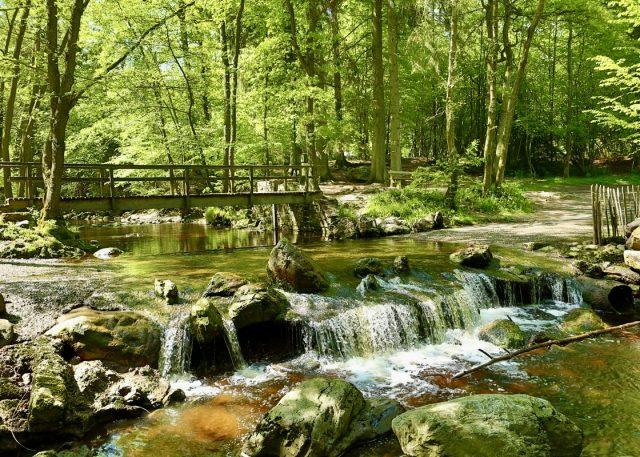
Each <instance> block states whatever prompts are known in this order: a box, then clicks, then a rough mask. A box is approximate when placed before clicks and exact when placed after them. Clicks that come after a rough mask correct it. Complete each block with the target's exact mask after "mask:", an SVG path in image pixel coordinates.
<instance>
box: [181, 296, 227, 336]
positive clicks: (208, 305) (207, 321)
mask: <svg viewBox="0 0 640 457" xmlns="http://www.w3.org/2000/svg"><path fill="white" fill-rule="evenodd" d="M228 306H229V299H227V298H223V297H212V298H201V299H200V300H198V301H197V302H196V303H195V304H194V305H193V306H192V307H191V315H190V323H191V334H192V335H193V337H194V338H195V340H196V341H198V342H199V343H209V342H211V341H213V340H214V339H215V338H216V337H218V336H220V335H222V332H223V327H222V316H221V315H220V309H222V308H226V307H228Z"/></svg>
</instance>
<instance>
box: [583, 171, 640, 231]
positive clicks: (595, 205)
mask: <svg viewBox="0 0 640 457" xmlns="http://www.w3.org/2000/svg"><path fill="white" fill-rule="evenodd" d="M591 209H592V214H593V242H594V243H595V244H602V243H603V242H604V241H605V240H607V239H610V238H615V237H624V236H625V226H626V225H627V224H628V223H629V222H631V221H633V220H635V219H636V218H638V217H639V216H640V186H615V187H612V186H603V185H600V184H594V185H593V186H591Z"/></svg>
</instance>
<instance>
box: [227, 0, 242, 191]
mask: <svg viewBox="0 0 640 457" xmlns="http://www.w3.org/2000/svg"><path fill="white" fill-rule="evenodd" d="M243 13H244V0H240V5H239V7H238V13H237V14H236V26H235V32H234V40H233V63H232V65H233V67H232V69H231V144H230V145H229V165H230V166H231V169H230V170H229V174H230V175H231V179H232V180H233V176H234V174H235V172H234V170H233V167H234V166H235V162H236V140H237V137H238V64H239V61H240V50H241V49H242V47H241V45H242V14H243ZM232 182H233V181H232Z"/></svg>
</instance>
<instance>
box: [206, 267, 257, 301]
mask: <svg viewBox="0 0 640 457" xmlns="http://www.w3.org/2000/svg"><path fill="white" fill-rule="evenodd" d="M247 283H248V281H247V280H246V279H244V278H243V277H242V276H240V275H237V274H235V273H228V272H224V271H219V272H218V273H216V274H214V275H213V276H212V277H211V280H210V281H209V284H208V285H207V288H206V289H205V291H204V293H203V294H202V296H203V297H232V296H233V295H234V294H235V293H236V291H237V290H238V289H239V288H240V287H242V286H244V285H245V284H247Z"/></svg>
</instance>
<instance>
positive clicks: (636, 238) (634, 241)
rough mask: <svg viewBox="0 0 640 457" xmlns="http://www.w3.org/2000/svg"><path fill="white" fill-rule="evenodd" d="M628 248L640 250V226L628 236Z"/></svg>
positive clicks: (626, 244)
mask: <svg viewBox="0 0 640 457" xmlns="http://www.w3.org/2000/svg"><path fill="white" fill-rule="evenodd" d="M625 246H626V248H627V249H631V250H634V251H639V250H640V227H636V228H635V229H634V230H633V232H631V234H630V235H629V237H628V238H627V242H626V243H625Z"/></svg>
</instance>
